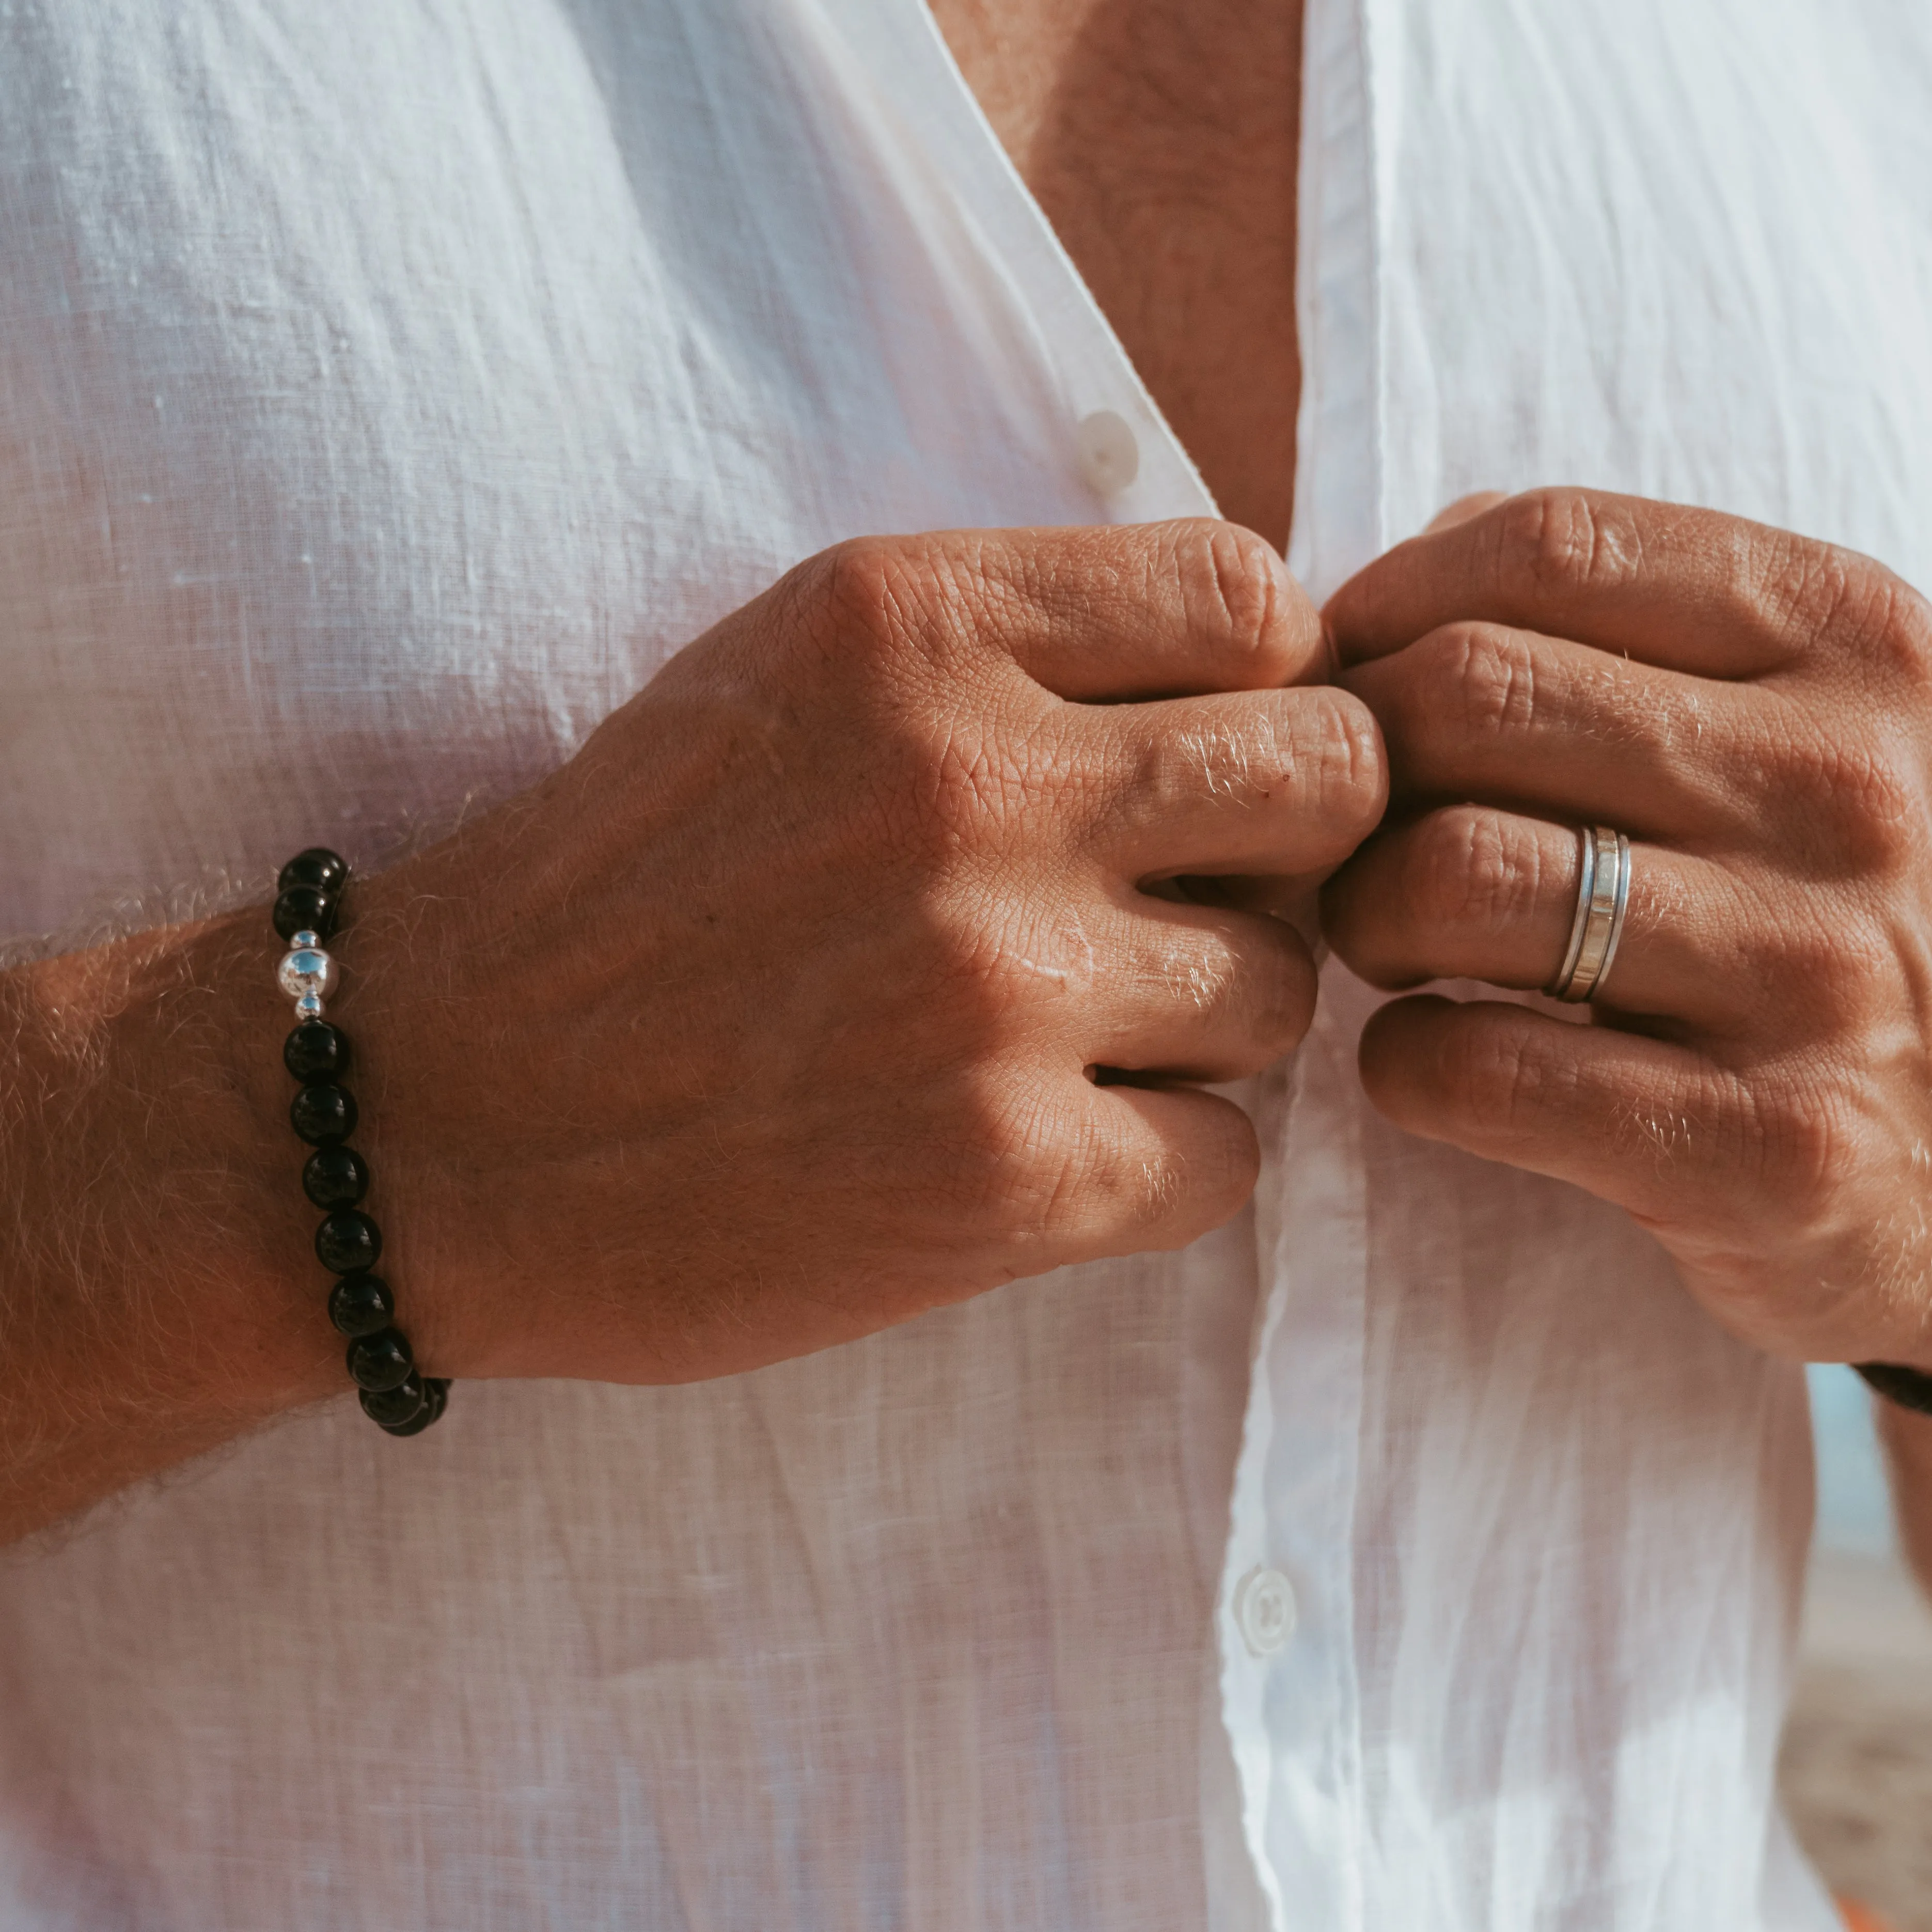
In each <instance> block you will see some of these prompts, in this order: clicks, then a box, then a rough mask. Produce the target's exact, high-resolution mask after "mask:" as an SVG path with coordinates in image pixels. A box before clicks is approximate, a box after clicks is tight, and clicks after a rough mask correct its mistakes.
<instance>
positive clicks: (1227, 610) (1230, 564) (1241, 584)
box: [1172, 521, 1312, 688]
mask: <svg viewBox="0 0 1932 1932" xmlns="http://www.w3.org/2000/svg"><path fill="white" fill-rule="evenodd" d="M1172 567H1173V569H1174V571H1175V579H1176V581H1177V583H1178V586H1179V588H1180V592H1181V608H1182V610H1183V611H1184V613H1185V615H1186V620H1187V624H1188V627H1189V629H1190V632H1191V633H1192V634H1194V635H1195V636H1196V637H1200V638H1202V639H1203V640H1205V641H1206V642H1207V643H1208V644H1209V645H1210V646H1211V648H1212V650H1213V653H1214V658H1215V661H1217V663H1218V664H1219V665H1220V674H1221V681H1222V682H1223V683H1225V684H1226V685H1227V686H1228V687H1229V688H1244V687H1253V686H1259V685H1265V684H1268V683H1270V682H1278V681H1279V679H1280V677H1281V676H1283V675H1284V674H1285V673H1286V670H1287V669H1288V653H1289V646H1290V645H1291V643H1292V639H1293V637H1294V635H1295V629H1296V626H1295V623H1294V622H1293V618H1294V616H1295V613H1296V610H1297V608H1298V598H1297V595H1296V593H1295V591H1294V589H1293V586H1292V582H1291V580H1290V579H1289V576H1288V574H1287V572H1286V570H1285V569H1284V568H1283V565H1282V562H1281V559H1280V557H1279V556H1277V555H1276V553H1275V552H1274V549H1273V547H1271V545H1270V544H1268V542H1267V541H1266V540H1265V538H1262V537H1259V536H1257V535H1256V534H1255V533H1254V532H1253V531H1252V530H1247V529H1242V528H1241V526H1240V525H1238V524H1236V523H1211V522H1207V521H1201V522H1195V523H1184V524H1182V525H1181V526H1178V529H1177V530H1176V532H1175V537H1174V539H1173V552H1172ZM1311 621H1312V615H1311Z"/></svg>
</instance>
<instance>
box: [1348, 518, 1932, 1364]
mask: <svg viewBox="0 0 1932 1932" xmlns="http://www.w3.org/2000/svg"><path fill="white" fill-rule="evenodd" d="M1326 617H1327V621H1328V624H1329V625H1330V627H1331V631H1332V634H1333V636H1334V639H1335V641H1336V644H1337V648H1338V649H1339V652H1340V655H1341V657H1342V658H1343V662H1344V663H1345V664H1347V665H1350V666H1352V667H1353V668H1352V669H1351V670H1349V671H1347V672H1346V673H1345V679H1344V681H1345V682H1346V684H1347V685H1348V686H1349V688H1351V689H1352V690H1353V691H1356V692H1357V693H1358V694H1359V695H1361V697H1363V698H1364V700H1366V701H1367V703H1368V704H1369V705H1370V708H1371V709H1373V711H1374V712H1375V713H1376V716H1377V717H1378V718H1379V719H1380V721H1381V722H1382V727H1383V730H1384V732H1385V735H1386V738H1387V742H1388V754H1389V759H1390V765H1391V772H1392V774H1393V778H1394V787H1395V793H1396V803H1397V817H1394V818H1393V819H1392V820H1391V823H1390V824H1389V825H1388V827H1387V828H1386V829H1385V830H1384V831H1383V832H1381V833H1380V834H1379V835H1378V836H1377V837H1376V838H1374V839H1373V840H1372V841H1370V842H1369V844H1367V845H1366V846H1365V847H1364V848H1363V850H1361V853H1358V855H1357V856H1356V857H1355V859H1354V860H1353V861H1352V862H1351V863H1350V864H1349V865H1347V866H1346V868H1343V870H1342V871H1340V873H1339V874H1337V876H1336V877H1334V879H1333V880H1331V883H1329V885H1328V887H1327V889H1326V892H1325V901H1324V916H1325V924H1326V927H1327V930H1328V933H1329V935H1330V936H1331V939H1332V941H1333V942H1334V946H1335V947H1336V950H1337V951H1338V952H1339V953H1340V954H1341V956H1343V958H1344V959H1346V960H1347V961H1348V962H1349V964H1350V965H1352V966H1353V967H1354V968H1355V970H1356V971H1358V972H1359V973H1361V974H1363V975H1364V976H1365V977H1367V978H1368V979H1369V980H1371V981H1373V983H1375V984H1376V985H1378V986H1386V987H1391V988H1395V987H1406V986H1416V985H1419V984H1421V983H1423V982H1424V981H1427V980H1432V979H1438V978H1460V977H1467V978H1472V979H1478V980H1487V981H1489V982H1490V983H1492V984H1493V985H1496V986H1509V987H1517V988H1523V989H1534V988H1538V987H1541V986H1544V985H1545V984H1546V983H1547V982H1548V981H1549V980H1550V979H1551V977H1553V974H1554V973H1555V972H1556V969H1557V967H1558V964H1559V959H1561V957H1562V953H1563V950H1564V947H1565V941H1566V940H1567V938H1568V934H1569V931H1570V926H1571V916H1572V913H1573V910H1574V907H1575V904H1576V895H1577V865H1578V860H1577V838H1576V833H1575V828H1576V826H1577V825H1578V824H1579V823H1604V824H1608V825H1611V826H1616V827H1618V828H1619V829H1622V830H1623V831H1625V832H1628V834H1629V835H1630V838H1631V842H1632V847H1633V852H1634V871H1633V881H1632V883H1631V895H1630V910H1629V919H1628V926H1627V929H1626V930H1625V936H1624V940H1623V944H1622V950H1620V951H1619V953H1618V955H1617V957H1616V964H1615V967H1614V968H1613V971H1612V972H1611V974H1610V977H1609V978H1608V979H1607V981H1606V982H1605V983H1604V989H1603V991H1602V992H1601V995H1599V997H1598V999H1597V1001H1596V1002H1595V1005H1596V1018H1597V1020H1598V1024H1597V1025H1570V1024H1566V1023H1565V1019H1562V1018H1559V1017H1558V1016H1557V1015H1556V1013H1554V1012H1553V1011H1550V1010H1542V1011H1539V1010H1535V1009H1534V1008H1532V1007H1526V1006H1520V1005H1505V1004H1497V1003H1493V1002H1487V1001H1478V1002H1472V1003H1469V1004H1453V1003H1451V1001H1447V1000H1444V999H1440V998H1428V997H1422V998H1412V999H1407V1000H1402V1001H1396V1002H1394V1004H1391V1005H1390V1006H1388V1007H1385V1008H1384V1009H1383V1010H1382V1011H1381V1012H1379V1013H1378V1014H1377V1015H1376V1016H1375V1018H1374V1019H1373V1022H1371V1024H1370V1026H1369V1028H1368V1029H1367V1033H1366V1034H1365V1035H1364V1039H1363V1042H1362V1052H1361V1061H1362V1073H1363V1077H1364V1081H1365V1082H1366V1084H1367V1088H1368V1091H1369V1093H1370V1096H1371V1097H1372V1098H1373V1100H1374V1101H1375V1102H1376V1104H1377V1105H1378V1106H1379V1107H1380V1108H1381V1109H1382V1111H1383V1112H1385V1113H1386V1114H1387V1115H1388V1116H1389V1117H1390V1118H1391V1119H1392V1120H1394V1121H1395V1122H1397V1124H1399V1125H1400V1126H1402V1127H1406V1128H1407V1129H1409V1130H1410V1131H1412V1132H1413V1133H1419V1134H1424V1135H1427V1136H1430V1137H1431V1138H1433V1139H1439V1140H1445V1141H1448V1142H1453V1143H1454V1144H1455V1145H1458V1146H1460V1147H1463V1148H1469V1149H1470V1150H1471V1151H1473V1152H1475V1153H1477V1154H1483V1155H1486V1156H1487V1157H1490V1158H1491V1159H1493V1160H1504V1161H1508V1162H1511V1163H1514V1165H1516V1166H1520V1167H1523V1168H1527V1169H1532V1170H1533V1171H1535V1172H1539V1173H1543V1174H1549V1175H1557V1176H1559V1177H1561V1178H1563V1179H1565V1180H1568V1181H1574V1182H1575V1183H1576V1184H1577V1185H1578V1186H1580V1187H1584V1188H1586V1189H1588V1190H1589V1191H1590V1192H1592V1193H1595V1194H1597V1195H1599V1196H1602V1197H1603V1198H1604V1199H1606V1200H1609V1201H1613V1202H1618V1203H1619V1204H1620V1205H1622V1206H1624V1207H1625V1208H1628V1210H1629V1211H1631V1214H1633V1215H1634V1216H1635V1217H1637V1220H1640V1222H1642V1223H1643V1224H1644V1225H1645V1226H1646V1227H1648V1228H1649V1229H1651V1230H1652V1232H1654V1233H1655V1235H1657V1236H1658V1238H1659V1239H1660V1240H1661V1241H1662V1242H1663V1243H1664V1245H1665V1246H1666V1247H1667V1248H1668V1249H1669V1250H1670V1251H1671V1253H1672V1254H1673V1256H1675V1257H1676V1260H1677V1262H1678V1264H1679V1267H1680V1268H1681V1270H1682V1273H1683V1275H1684V1277H1685V1281H1686V1282H1687V1283H1688V1285H1689V1286H1690V1288H1691V1291H1692V1292H1694V1294H1696V1295H1697V1296H1698V1297H1699V1298H1700V1299H1701V1300H1702V1301H1703V1302H1704V1303H1705V1304H1706V1306H1707V1307H1709V1308H1710V1309H1711V1310H1712V1311H1713V1312H1714V1313H1715V1314H1716V1315H1717V1316H1718V1319H1720V1320H1721V1321H1722V1322H1724V1323H1725V1324H1726V1325H1727V1326H1728V1327H1730V1328H1732V1329H1733V1331H1736V1333H1738V1334H1740V1335H1742V1336H1744V1337H1746V1338H1748V1340H1751V1341H1754V1342H1756V1343H1759V1344H1760V1345H1761V1346H1764V1347H1766V1348H1768V1349H1772V1350H1775V1351H1777V1352H1780V1353H1782V1354H1784V1355H1791V1356H1797V1357H1804V1358H1812V1359H1823V1360H1852V1361H1864V1360H1870V1359H1873V1358H1876V1359H1881V1360H1886V1361H1897V1362H1903V1363H1908V1364H1915V1365H1917V1366H1918V1367H1924V1368H1932V613H1928V610H1927V605H1926V604H1925V602H1924V600H1923V599H1922V598H1920V597H1919V596H1918V595H1916V594H1915V593H1914V592H1912V590H1911V589H1909V588H1908V587H1907V586H1906V585H1904V584H1903V583H1900V581H1899V580H1898V579H1897V577H1894V576H1893V575H1892V574H1891V573H1890V572H1889V571H1886V570H1885V569H1883V568H1881V567H1880V566H1879V565H1877V564H1876V563H1874V562H1871V561H1870V559H1867V558H1864V557H1861V556H1855V555H1852V554H1851V553H1848V552H1846V551H1844V550H1838V549H1835V548H1833V547H1832V546H1830V545H1829V544H1822V543H1814V542H1811V541H1808V540H1806V539H1805V538H1801V537H1796V536H1790V535H1785V534H1784V533H1783V532H1779V531H1777V530H1772V529H1765V528H1763V526H1760V525H1757V524H1754V523H1745V522H1743V521H1742V520H1739V519H1737V518H1736V517H1724V516H1718V515H1715V514H1711V513H1709V512H1707V511H1697V510H1687V509H1682V508H1674V507H1672V506H1670V505H1664V504H1659V503H1650V502H1641V501H1638V500H1636V499H1631V498H1626V497H1618V496H1603V495H1597V494H1593V493H1589V492H1586V491H1580V490H1549V491H1544V492H1540V493H1537V494H1535V495H1531V496H1521V497H1517V498H1515V499H1511V500H1510V501H1508V502H1501V503H1499V504H1498V505H1496V506H1495V507H1493V508H1488V509H1487V510H1484V511H1480V512H1479V513H1478V514H1475V515H1473V516H1472V517H1466V518H1465V519H1463V520H1460V521H1458V522H1456V523H1453V524H1451V525H1450V526H1448V527H1446V528H1439V529H1436V530H1434V531H1432V532H1430V533H1429V534H1427V535H1424V536H1422V537H1420V538H1417V539H1415V541H1412V542H1410V543H1407V544H1403V545H1402V546H1400V547H1399V548H1397V549H1396V550H1393V551H1391V552H1390V553H1389V554H1388V555H1387V556H1385V557H1383V558H1382V559H1381V560H1380V561H1379V562H1376V563H1375V564H1373V565H1371V566H1370V568H1368V569H1367V570H1366V571H1363V572H1362V573H1361V574H1360V575H1359V576H1358V577H1356V578H1355V579H1354V580H1352V582H1351V583H1349V584H1347V585H1346V586H1344V587H1343V589H1341V590H1340V592H1337V595H1336V596H1335V598H1334V600H1333V601H1332V602H1331V604H1330V605H1329V607H1328V611H1327V613H1326ZM1580 1286H1583V1287H1584V1288H1587V1284H1585V1285H1580Z"/></svg>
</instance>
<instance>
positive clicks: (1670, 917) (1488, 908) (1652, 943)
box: [1322, 805, 1751, 1032]
mask: <svg viewBox="0 0 1932 1932" xmlns="http://www.w3.org/2000/svg"><path fill="white" fill-rule="evenodd" d="M1582 871H1583V861H1582V855H1581V852H1580V846H1579V841H1578V838H1577V833H1576V832H1575V830H1574V829H1572V828H1571V827H1569V826H1562V825H1556V824H1553V823H1550V822H1549V821H1548V820H1543V819H1535V818H1526V817H1518V816H1517V815H1516V814H1514V813H1511V812H1507V811H1497V810H1496V809H1495V808H1492V807H1489V806H1484V805H1456V806H1451V807H1450V808H1448V809H1446V810H1444V811H1433V812H1430V813H1429V814H1427V816H1425V817H1422V818H1420V819H1418V820H1415V821H1413V822H1412V823H1409V824H1406V825H1403V826H1400V827H1397V828H1394V829H1390V830H1387V831H1384V832H1379V833H1378V834H1377V835H1376V836H1375V837H1374V838H1372V839H1370V841H1369V842H1368V843H1367V844H1366V845H1365V846H1364V847H1363V848H1362V850H1361V851H1360V852H1358V853H1357V854H1356V855H1355V857H1354V858H1353V859H1351V860H1350V861H1349V863H1348V864H1347V865H1345V866H1343V868H1342V869H1341V871H1340V872H1338V873H1337V874H1336V875H1335V877H1334V878H1332V879H1331V880H1329V882H1328V885H1327V886H1326V887H1325V889H1324V890H1323V892H1322V929H1323V931H1324V932H1325V933H1326V934H1327V935H1328V942H1329V944H1331V946H1333V947H1334V949H1335V950H1336V952H1337V953H1338V954H1339V955H1340V957H1341V958H1342V959H1343V960H1344V961H1346V962H1347V964H1348V965H1349V967H1350V968H1351V969H1352V971H1355V973H1357V974H1360V975H1361V977H1362V978H1364V980H1367V981H1368V982H1369V983H1370V984H1371V985H1372V986H1384V987H1388V988H1389V989H1392V990H1393V989H1400V988H1403V987H1408V986H1422V985H1424V984H1425V983H1427V982H1428V981H1429V980H1487V982H1488V983H1490V985H1491V986H1513V987H1517V988H1519V989H1522V990H1523V991H1525V992H1534V991H1536V990H1538V989H1541V988H1543V987H1545V986H1548V985H1549V984H1550V983H1551V981H1552V980H1554V979H1555V978H1556V974H1557V971H1558V969H1559V967H1560V966H1561V965H1562V962H1563V959H1564V958H1565V955H1566V954H1567V953H1568V950H1569V944H1570V935H1571V926H1572V922H1574V919H1575V916H1576V911H1577V892H1578V889H1579V886H1580V881H1581V877H1582ZM1750 921H1751V908H1750V907H1748V905H1747V904H1745V901H1744V899H1743V895H1742V894H1741V893H1740V892H1739V889H1738V888H1737V886H1736V883H1735V881H1734V880H1733V878H1732V877H1731V875H1730V874H1729V873H1727V871H1725V870H1724V868H1722V867H1721V866H1719V865H1714V864H1712V863H1711V862H1709V861H1708V860H1705V859H1696V858H1691V857H1688V856H1685V854H1683V853H1678V852H1673V851H1671V850H1668V849H1667V848H1666V847H1661V846H1656V845H1634V846H1633V847H1631V883H1630V900H1629V906H1628V911H1627V912H1626V913H1625V922H1624V929H1623V936H1622V941H1621V943H1620V944H1619V947H1618V948H1617V953H1616V959H1615V960H1614V961H1613V963H1612V965H1611V969H1610V973H1609V974H1608V975H1607V976H1606V977H1605V978H1604V980H1603V981H1602V982H1601V990H1600V991H1599V992H1598V995H1597V996H1596V998H1595V1004H1596V1005H1598V1006H1599V1007H1609V1008H1611V1009H1613V1010H1617V1011H1619V1012H1623V1013H1641V1014H1645V1015H1648V1016H1668V1017H1670V1018H1672V1019H1680V1020H1683V1021H1685V1022H1688V1023H1689V1024H1690V1025H1693V1026H1696V1027H1698V1028H1703V1029H1705V1030H1707V1031H1713V1032H1721V1031H1726V1030H1727V1029H1728V1028H1729V1026H1730V1024H1731V1020H1732V1016H1734V1015H1735V1014H1736V1013H1737V1012H1738V1010H1739V1004H1740V1003H1739V998H1738V971H1737V967H1738V953H1739V949H1738V947H1737V945H1736V938H1735V935H1737V934H1738V933H1739V932H1742V931H1746V930H1748V929H1749V925H1750Z"/></svg>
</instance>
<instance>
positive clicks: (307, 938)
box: [289, 926, 322, 947]
mask: <svg viewBox="0 0 1932 1932" xmlns="http://www.w3.org/2000/svg"><path fill="white" fill-rule="evenodd" d="M289 944H290V945H291V946H299V947H311V946H320V944H322V935H321V934H320V933H319V932H310V931H309V929H308V927H307V926H304V927H303V928H302V930H301V932H299V933H297V934H296V935H295V937H294V938H293V939H291V940H290V941H289Z"/></svg>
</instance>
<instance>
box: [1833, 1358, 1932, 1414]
mask: <svg viewBox="0 0 1932 1932" xmlns="http://www.w3.org/2000/svg"><path fill="white" fill-rule="evenodd" d="M1852 1367H1853V1368H1855V1370H1858V1373H1859V1374H1860V1375H1861V1376H1864V1379H1865V1380H1866V1381H1867V1382H1868V1383H1870V1385H1871V1386H1872V1387H1873V1388H1875V1389H1876V1391H1878V1392H1879V1394H1880V1395H1882V1396H1883V1397H1885V1400H1886V1401H1887V1402H1892V1403H1897V1405H1898V1406H1899V1407H1900V1409H1910V1410H1911V1411H1912V1412H1913V1413H1914V1414H1915V1415H1932V1376H1928V1375H1927V1374H1925V1373H1924V1371H1923V1370H1918V1369H1908V1368H1903V1367H1900V1365H1899V1364H1897V1363H1896V1362H1854V1363H1853V1364H1852Z"/></svg>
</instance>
